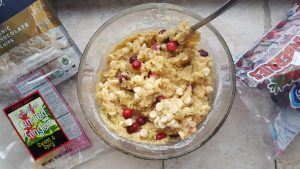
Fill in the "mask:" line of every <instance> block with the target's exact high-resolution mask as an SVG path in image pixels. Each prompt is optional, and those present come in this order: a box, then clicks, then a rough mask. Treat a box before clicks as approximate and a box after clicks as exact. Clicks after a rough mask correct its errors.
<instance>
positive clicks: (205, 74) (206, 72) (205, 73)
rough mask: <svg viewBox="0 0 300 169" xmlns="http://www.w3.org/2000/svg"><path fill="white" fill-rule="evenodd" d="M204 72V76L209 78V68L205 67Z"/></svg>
mask: <svg viewBox="0 0 300 169" xmlns="http://www.w3.org/2000/svg"><path fill="white" fill-rule="evenodd" d="M202 72H203V74H204V76H208V75H209V74H210V69H209V68H208V67H205V68H203V69H202Z"/></svg>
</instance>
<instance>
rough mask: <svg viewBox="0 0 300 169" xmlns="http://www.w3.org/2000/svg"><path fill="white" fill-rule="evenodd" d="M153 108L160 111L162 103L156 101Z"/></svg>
mask: <svg viewBox="0 0 300 169" xmlns="http://www.w3.org/2000/svg"><path fill="white" fill-rule="evenodd" d="M155 109H156V110H157V111H161V110H162V109H163V104H162V103H161V102H159V103H157V104H156V106H155Z"/></svg>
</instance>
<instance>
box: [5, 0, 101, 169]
mask: <svg viewBox="0 0 300 169" xmlns="http://www.w3.org/2000/svg"><path fill="white" fill-rule="evenodd" d="M0 35H1V36H0V128H1V129H0V135H1V141H0V168H6V169H10V168H12V169H29V168H55V169H68V168H72V167H73V166H75V165H77V164H80V163H82V162H84V161H86V160H88V159H89V158H91V157H93V156H94V155H95V154H96V153H99V152H101V151H102V150H104V149H106V148H107V147H106V146H105V145H104V144H103V143H102V142H101V140H99V138H98V137H97V136H96V135H95V133H94V132H93V131H92V129H91V128H90V127H89V125H88V123H87V121H86V120H85V118H84V117H83V114H82V112H81V109H80V106H79V103H78V99H77V92H76V91H77V90H76V77H72V76H73V75H75V74H76V73H77V71H78V65H79V61H80V57H81V53H80V51H79V50H78V48H77V47H76V45H75V44H74V43H73V42H72V40H71V39H70V37H69V35H68V33H67V32H66V30H65V29H64V27H63V26H62V25H61V23H60V22H59V20H58V19H57V18H56V17H55V16H54V15H53V12H52V11H51V9H50V7H49V6H48V4H47V2H46V1H44V0H23V1H22V2H21V1H17V0H4V1H0Z"/></svg>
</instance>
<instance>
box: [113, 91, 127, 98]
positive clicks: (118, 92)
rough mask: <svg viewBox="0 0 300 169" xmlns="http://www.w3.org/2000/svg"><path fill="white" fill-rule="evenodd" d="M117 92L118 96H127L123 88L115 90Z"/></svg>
mask: <svg viewBox="0 0 300 169" xmlns="http://www.w3.org/2000/svg"><path fill="white" fill-rule="evenodd" d="M115 94H116V95H117V96H118V97H123V96H125V92H124V91H122V90H118V91H115Z"/></svg>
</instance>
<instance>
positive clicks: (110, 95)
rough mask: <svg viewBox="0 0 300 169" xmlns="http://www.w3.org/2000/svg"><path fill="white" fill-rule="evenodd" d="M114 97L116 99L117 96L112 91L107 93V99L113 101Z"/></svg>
mask: <svg viewBox="0 0 300 169" xmlns="http://www.w3.org/2000/svg"><path fill="white" fill-rule="evenodd" d="M116 99H117V97H116V95H115V94H114V93H109V95H108V100H109V101H115V100H116Z"/></svg>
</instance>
